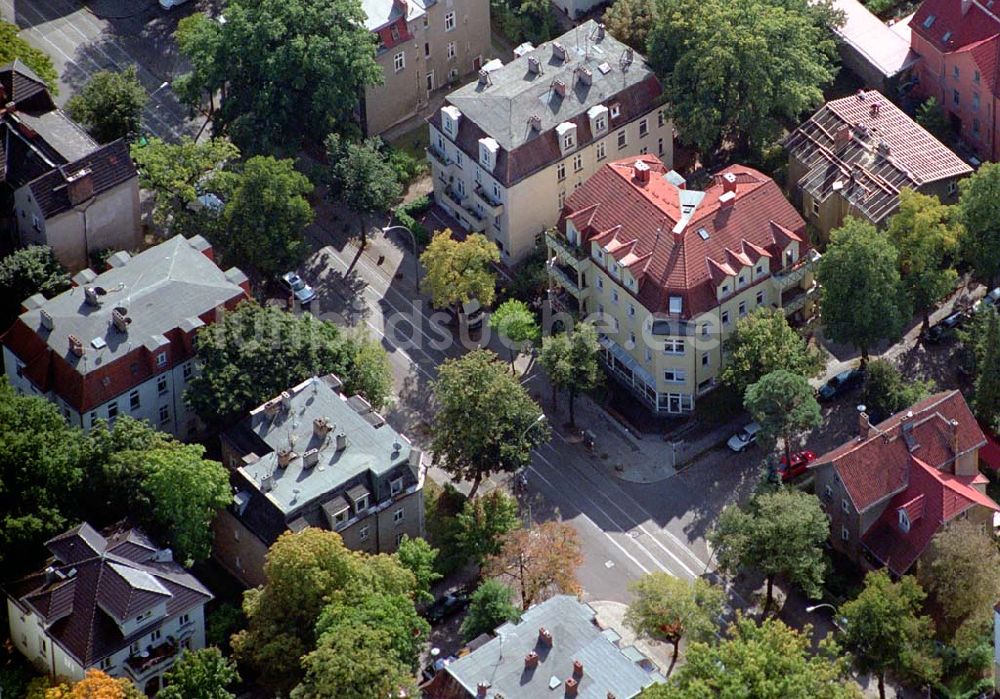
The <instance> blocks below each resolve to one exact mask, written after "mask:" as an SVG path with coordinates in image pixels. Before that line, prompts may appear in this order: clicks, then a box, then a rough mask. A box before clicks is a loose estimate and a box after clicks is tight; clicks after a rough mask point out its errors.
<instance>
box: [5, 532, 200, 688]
mask: <svg viewBox="0 0 1000 699" xmlns="http://www.w3.org/2000/svg"><path fill="white" fill-rule="evenodd" d="M46 546H47V547H48V549H49V552H50V553H51V555H52V557H51V558H50V559H49V560H48V562H47V563H46V564H45V567H44V568H43V569H42V570H39V571H38V572H36V573H33V574H31V575H29V576H27V577H25V578H22V579H20V580H16V581H14V582H12V583H10V584H9V585H8V586H7V589H6V592H7V616H8V619H9V623H10V638H11V641H12V643H13V645H14V647H15V648H17V650H18V651H20V652H21V654H23V655H24V656H25V657H26V658H27V659H28V660H29V661H30V662H31V663H32V664H33V665H34V666H35V667H36V668H37V669H38V670H39V671H40V672H42V673H44V674H47V675H49V676H50V677H53V678H55V677H60V678H68V679H70V680H79V679H83V677H84V675H85V673H86V672H87V671H88V670H93V669H97V670H101V671H103V672H105V673H107V674H109V675H111V676H113V677H125V678H128V679H130V680H132V681H133V682H135V684H136V685H137V686H138V687H139V688H140V689H141V690H143V691H144V692H145V693H146V694H148V695H149V696H153V695H155V694H156V692H157V691H158V690H159V689H160V687H161V686H162V678H163V674H164V673H165V672H166V671H167V670H169V669H170V667H171V666H172V665H173V664H174V661H175V660H176V659H177V657H178V655H179V654H180V652H181V651H182V650H185V649H190V650H198V649H199V648H204V647H205V613H204V612H205V604H206V603H207V602H209V601H210V600H211V599H212V594H211V593H210V592H209V591H208V590H207V589H206V588H205V586H204V585H202V584H201V583H200V582H198V579H197V578H195V577H194V576H193V575H192V574H191V573H189V572H188V571H187V570H185V569H184V568H183V567H181V566H180V565H179V564H177V563H175V562H174V560H173V556H172V555H171V552H170V549H161V548H159V547H158V546H157V545H156V544H154V543H153V542H152V541H151V540H150V539H149V538H148V537H147V536H146V535H145V534H144V533H143V532H142V531H140V530H138V529H116V530H114V531H112V532H110V533H106V534H101V533H99V532H98V531H96V530H95V529H94V528H93V527H91V526H90V525H89V524H86V523H84V524H81V525H80V526H78V527H76V528H74V529H71V530H70V531H68V532H66V533H65V534H61V535H59V536H57V537H55V538H53V539H51V540H50V541H48V542H47V543H46Z"/></svg>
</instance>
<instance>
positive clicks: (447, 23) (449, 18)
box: [444, 12, 455, 32]
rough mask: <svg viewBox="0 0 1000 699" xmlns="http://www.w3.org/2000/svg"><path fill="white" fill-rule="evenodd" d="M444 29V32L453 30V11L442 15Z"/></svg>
mask: <svg viewBox="0 0 1000 699" xmlns="http://www.w3.org/2000/svg"><path fill="white" fill-rule="evenodd" d="M444 30H445V31H446V32H450V31H454V30H455V13H454V12H449V13H448V14H446V15H445V16H444Z"/></svg>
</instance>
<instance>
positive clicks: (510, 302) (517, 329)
mask: <svg viewBox="0 0 1000 699" xmlns="http://www.w3.org/2000/svg"><path fill="white" fill-rule="evenodd" d="M490 327H491V328H492V329H493V330H496V331H497V332H498V333H500V339H501V342H503V344H505V345H507V349H508V350H510V367H511V369H513V368H514V350H515V349H517V350H518V351H521V350H523V349H524V347H525V345H527V344H528V343H535V342H538V340H539V338H541V336H542V330H541V328H540V327H538V321H537V320H536V319H535V314H534V313H532V312H531V309H530V308H528V304H526V303H525V302H524V301H520V300H518V299H507V300H506V301H504V302H503V303H501V304H500V305H499V306H497V309H496V310H495V311H493V313H491V314H490Z"/></svg>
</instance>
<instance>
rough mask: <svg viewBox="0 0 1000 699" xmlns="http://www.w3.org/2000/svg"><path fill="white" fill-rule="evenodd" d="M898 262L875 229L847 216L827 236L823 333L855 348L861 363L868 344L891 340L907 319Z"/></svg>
mask: <svg viewBox="0 0 1000 699" xmlns="http://www.w3.org/2000/svg"><path fill="white" fill-rule="evenodd" d="M898 258H899V255H898V253H897V251H896V249H895V248H894V247H893V245H892V243H891V242H889V240H888V238H886V236H885V235H883V234H882V233H880V232H878V231H877V230H875V227H874V226H872V225H871V224H870V223H868V222H867V221H862V220H861V219H857V218H848V219H847V220H846V221H845V222H844V225H843V226H841V227H840V228H839V229H837V230H835V231H833V232H832V233H831V234H830V246H829V247H828V248H827V250H826V254H825V255H823V258H822V259H821V260H820V262H819V273H818V277H819V282H820V284H822V285H823V288H822V302H821V303H822V309H823V329H824V331H825V332H826V335H827V337H829V338H830V339H831V340H833V341H835V342H844V343H847V344H850V345H853V346H855V347H857V348H858V349H859V350H860V351H861V361H862V364H865V363H867V361H868V352H869V350H870V349H871V347H872V346H873V345H875V344H876V343H877V342H879V341H880V340H894V339H896V338H897V337H898V336H899V334H900V333H901V332H902V330H903V327H904V326H905V325H906V322H907V321H908V320H909V318H910V309H909V304H908V302H907V299H906V293H905V290H904V288H903V286H902V283H901V281H900V278H899V268H898V262H897V261H898Z"/></svg>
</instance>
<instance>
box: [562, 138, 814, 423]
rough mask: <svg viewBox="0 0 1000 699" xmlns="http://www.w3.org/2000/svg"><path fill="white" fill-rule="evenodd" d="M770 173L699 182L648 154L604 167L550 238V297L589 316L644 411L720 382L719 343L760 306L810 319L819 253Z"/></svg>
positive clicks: (673, 410)
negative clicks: (690, 183) (703, 185)
mask: <svg viewBox="0 0 1000 699" xmlns="http://www.w3.org/2000/svg"><path fill="white" fill-rule="evenodd" d="M804 232H805V222H804V221H803V220H802V218H801V216H799V215H798V213H797V212H796V211H795V208H794V207H793V206H792V205H791V204H790V203H789V202H788V201H787V200H786V199H785V198H784V196H783V195H782V193H781V190H780V189H779V187H778V186H777V185H776V184H775V183H774V181H773V180H771V179H770V178H769V177H767V176H765V175H763V174H761V173H760V172H757V171H756V170H753V169H751V168H748V167H744V166H740V165H733V166H730V167H729V168H727V169H726V170H724V171H722V172H721V173H719V174H717V175H716V176H715V177H714V178H713V182H712V185H711V186H710V187H709V188H708V189H707V190H705V191H694V190H691V189H688V188H687V184H686V182H685V181H684V178H683V177H681V176H680V175H679V174H678V173H676V172H674V171H672V170H670V169H669V168H668V167H667V166H665V165H664V164H663V163H661V162H659V161H658V160H657V159H656V158H655V157H653V156H639V157H633V158H626V159H624V160H620V161H617V162H614V163H611V164H608V165H605V166H604V167H602V168H601V169H600V170H598V172H597V173H596V174H595V175H594V176H593V177H591V178H590V180H588V181H587V183H586V184H584V185H583V186H582V187H581V188H580V189H578V190H577V191H576V192H575V193H574V194H573V195H572V196H571V197H570V198H569V199H568V200H567V202H566V207H565V209H564V211H563V216H562V218H561V219H560V222H559V227H558V229H556V230H553V231H550V232H549V233H548V234H547V235H546V243H547V245H548V258H549V260H550V264H549V266H548V268H549V275H550V279H551V280H552V283H553V286H554V287H555V288H556V289H558V292H557V293H556V294H555V295H554V301H555V303H556V305H558V306H562V307H566V308H569V309H570V310H573V311H577V312H579V314H580V315H582V316H585V317H588V318H590V319H591V320H593V321H594V322H595V324H596V327H597V329H598V332H599V340H600V343H601V346H602V348H603V360H604V363H605V365H606V367H607V369H608V371H609V373H610V374H611V375H612V376H614V377H615V378H616V379H617V380H618V381H619V382H620V383H621V384H623V385H624V386H625V387H626V388H628V389H629V390H630V391H631V392H632V393H633V394H634V395H635V396H636V397H637V398H638V399H639V400H641V401H642V402H643V403H644V404H645V405H646V406H647V407H648V408H649V409H650V410H651V411H653V412H656V413H662V414H679V413H687V412H690V411H691V410H693V409H694V406H695V403H696V401H697V399H698V397H699V396H701V395H703V394H705V393H706V392H708V391H710V390H712V389H713V388H714V387H715V386H716V385H717V380H718V376H719V372H720V371H721V369H722V367H723V366H724V364H725V361H726V356H725V352H724V351H723V342H724V340H725V339H726V338H727V337H728V336H729V335H730V334H731V333H732V331H733V329H734V328H735V324H736V322H737V321H738V320H739V319H740V318H742V317H745V316H746V315H748V314H749V313H751V312H753V311H754V310H755V309H758V308H769V309H781V310H782V312H783V313H785V315H787V316H798V317H802V316H806V315H810V314H811V313H812V309H813V306H814V305H815V297H816V290H817V286H816V283H815V279H814V274H813V268H814V263H815V261H816V260H817V259H818V254H817V253H816V252H815V251H814V250H812V249H811V248H810V247H809V245H808V243H807V242H806V240H805V238H804Z"/></svg>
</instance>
